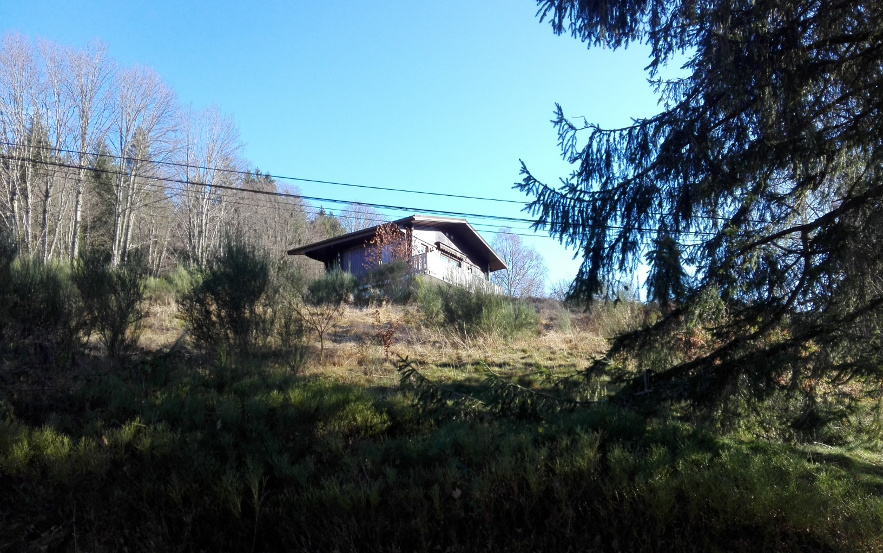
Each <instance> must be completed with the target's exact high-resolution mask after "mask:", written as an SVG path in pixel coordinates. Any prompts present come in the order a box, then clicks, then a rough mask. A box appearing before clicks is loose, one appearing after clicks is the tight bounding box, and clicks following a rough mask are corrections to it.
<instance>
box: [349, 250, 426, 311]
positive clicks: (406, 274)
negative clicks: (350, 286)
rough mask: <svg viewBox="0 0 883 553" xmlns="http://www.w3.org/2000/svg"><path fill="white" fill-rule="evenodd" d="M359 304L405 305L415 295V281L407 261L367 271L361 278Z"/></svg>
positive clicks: (379, 266) (386, 264) (399, 261)
mask: <svg viewBox="0 0 883 553" xmlns="http://www.w3.org/2000/svg"><path fill="white" fill-rule="evenodd" d="M361 283H362V286H363V287H362V289H361V293H360V294H359V297H358V299H359V303H362V304H371V303H382V302H390V303H397V304H405V303H408V302H409V301H411V299H412V298H413V297H414V294H415V291H416V290H415V279H414V275H413V274H412V273H411V267H410V265H408V262H407V261H402V260H398V261H393V262H392V263H384V264H382V265H378V266H377V267H376V268H374V269H372V270H371V271H368V272H367V273H366V274H365V275H364V276H363V277H362V278H361Z"/></svg>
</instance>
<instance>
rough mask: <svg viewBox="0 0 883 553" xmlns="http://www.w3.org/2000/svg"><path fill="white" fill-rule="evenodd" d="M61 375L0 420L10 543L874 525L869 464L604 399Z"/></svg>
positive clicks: (735, 544) (608, 539) (717, 531)
mask: <svg viewBox="0 0 883 553" xmlns="http://www.w3.org/2000/svg"><path fill="white" fill-rule="evenodd" d="M456 385H457V386H458V387H459V388H458V389H460V390H463V391H467V392H469V393H475V394H479V393H481V392H482V390H483V389H484V388H483V386H482V384H481V383H480V382H479V381H472V380H468V381H464V382H459V383H457V384H456ZM68 392H69V395H70V397H71V398H72V400H71V401H69V402H61V403H59V404H54V405H49V404H45V403H40V404H37V405H35V406H32V407H30V408H29V407H28V402H29V401H31V399H28V398H29V397H30V396H28V398H25V397H24V396H22V397H21V398H18V399H17V400H16V402H15V403H14V405H13V406H12V407H13V409H12V412H11V413H9V414H8V415H7V417H6V418H5V419H4V420H3V422H2V423H0V425H2V426H0V468H2V476H0V493H2V495H3V497H8V498H11V501H7V502H5V504H4V505H3V506H2V507H0V535H3V536H7V537H8V538H7V541H9V540H11V541H9V543H8V544H7V543H6V542H4V543H2V544H0V546H5V547H6V548H7V549H9V550H17V551H38V550H39V551H43V550H47V551H66V550H76V549H82V550H91V551H118V550H122V549H123V548H126V549H128V550H129V551H156V550H194V551H197V550H212V551H279V550H286V551H287V550H305V551H314V550H334V549H338V550H340V551H345V550H363V551H393V550H409V551H410V550H414V551H436V550H449V551H474V550H503V549H505V550H510V551H534V550H538V549H539V550H553V549H554V550H559V549H560V550H566V549H567V548H568V547H572V546H573V544H582V545H581V546H580V547H581V548H584V549H595V550H617V549H620V550H630V549H631V550H656V551H683V550H709V549H723V550H757V549H764V550H770V551H803V550H842V551H847V550H848V551H854V550H862V549H865V550H873V549H874V547H875V546H874V544H879V537H880V536H879V528H880V527H881V522H883V501H881V498H880V497H879V496H876V495H875V496H871V497H868V493H869V488H867V487H865V486H864V485H862V484H856V482H855V478H854V477H855V476H856V475H858V476H859V479H861V478H862V476H863V475H864V474H865V471H866V472H867V474H868V476H870V475H873V476H874V477H875V478H879V477H880V475H879V473H878V472H874V470H876V468H875V467H872V466H863V465H862V464H858V465H856V464H852V465H850V464H849V463H857V462H856V461H855V460H851V458H848V457H846V456H845V455H833V454H832V455H831V456H830V458H825V459H824V462H823V463H820V462H819V459H820V457H819V456H818V455H815V457H814V459H813V462H809V461H808V460H807V459H806V456H805V455H804V454H801V453H800V452H798V451H792V450H790V449H788V448H784V447H778V448H767V449H763V448H761V449H752V448H749V447H745V446H741V445H739V444H735V443H730V442H727V441H726V440H722V439H720V438H718V437H717V436H714V435H711V434H708V433H705V432H702V431H700V430H697V429H695V428H692V427H689V426H687V425H684V424H679V423H674V422H667V421H660V420H647V419H644V418H642V417H640V416H638V415H636V414H634V413H629V412H626V411H621V410H617V409H614V408H612V407H609V406H599V407H596V408H591V409H588V408H587V409H581V410H575V411H573V412H567V413H561V414H559V415H558V416H556V417H554V418H550V419H547V420H545V421H537V420H526V421H518V420H514V419H509V418H502V419H501V418H495V417H493V416H490V415H487V416H482V417H475V418H459V419H458V418H451V417H444V418H438V417H434V416H433V415H432V414H431V413H428V412H425V411H421V410H418V409H415V408H414V405H413V404H412V399H411V398H410V397H409V396H407V395H404V394H402V393H399V392H397V391H396V390H395V389H394V388H393V387H383V386H380V387H374V388H364V387H360V386H355V385H352V384H347V383H344V382H340V381H337V380H334V379H331V378H326V377H321V376H312V377H309V378H305V377H302V376H299V375H298V374H296V373H295V372H292V371H290V370H287V369H286V368H284V367H282V366H280V365H278V364H277V365H274V364H273V363H267V362H248V363H240V364H237V365H229V366H222V365H208V364H205V363H203V362H198V360H197V359H195V358H188V357H186V356H177V357H165V358H159V357H157V358H148V359H144V360H142V362H139V363H137V364H134V365H132V366H130V367H126V368H124V369H120V370H118V371H113V372H96V373H94V374H92V375H90V376H89V377H88V378H83V379H81V380H77V381H76V382H75V383H74V388H73V389H71V390H69V391H68ZM28 409H31V411H33V412H34V413H33V416H29V417H27V418H22V417H19V416H18V415H17V413H19V412H31V411H28ZM37 415H39V416H37ZM831 465H837V466H838V467H839V469H838V470H837V471H831V470H828V467H829V466H831ZM840 469H842V470H840ZM872 469H873V470H872ZM874 489H876V488H874Z"/></svg>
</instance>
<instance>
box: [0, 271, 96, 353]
mask: <svg viewBox="0 0 883 553" xmlns="http://www.w3.org/2000/svg"><path fill="white" fill-rule="evenodd" d="M3 270H5V271H8V280H7V281H6V283H5V285H4V286H3V287H4V288H5V289H6V292H5V296H6V297H5V298H3V300H4V301H3V311H4V312H5V313H4V314H3V315H2V316H3V318H4V319H5V324H4V327H5V328H4V329H3V330H4V336H3V338H4V339H5V341H6V342H8V344H9V345H10V346H11V347H13V348H14V349H16V350H17V351H18V352H19V353H21V354H25V355H28V356H31V357H32V358H33V359H35V360H37V361H39V362H53V363H58V364H61V365H64V364H66V363H67V362H69V361H70V360H71V359H72V358H73V356H74V354H75V353H76V350H77V349H79V347H80V345H81V342H80V330H81V328H80V324H79V321H78V311H79V298H78V296H77V293H76V290H75V289H74V287H73V286H72V285H71V281H70V275H69V273H68V272H67V271H66V269H65V267H63V266H60V265H55V264H44V263H41V262H39V261H35V260H33V259H30V258H19V259H17V260H16V261H14V262H12V263H6V269H3Z"/></svg>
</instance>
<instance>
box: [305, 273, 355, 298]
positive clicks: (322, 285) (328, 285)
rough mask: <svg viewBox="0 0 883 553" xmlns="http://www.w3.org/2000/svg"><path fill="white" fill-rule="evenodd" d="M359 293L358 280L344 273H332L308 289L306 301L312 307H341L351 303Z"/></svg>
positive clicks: (317, 280)
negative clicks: (343, 304) (326, 305)
mask: <svg viewBox="0 0 883 553" xmlns="http://www.w3.org/2000/svg"><path fill="white" fill-rule="evenodd" d="M358 291H359V282H358V281H357V280H356V278H355V277H354V276H353V275H352V274H350V273H347V272H344V271H332V272H330V273H326V274H325V275H323V276H322V277H320V278H318V279H316V280H314V281H313V282H311V283H310V285H309V287H307V293H306V296H305V300H306V301H307V303H310V304H312V305H323V304H329V305H340V304H341V303H345V302H349V301H351V299H352V298H353V296H355V294H356V293H357V292H358Z"/></svg>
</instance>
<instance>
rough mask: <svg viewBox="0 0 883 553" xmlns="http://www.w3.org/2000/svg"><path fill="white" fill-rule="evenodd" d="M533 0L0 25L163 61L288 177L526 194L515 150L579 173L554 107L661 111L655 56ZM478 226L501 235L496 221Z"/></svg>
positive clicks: (181, 96) (112, 15)
mask: <svg viewBox="0 0 883 553" xmlns="http://www.w3.org/2000/svg"><path fill="white" fill-rule="evenodd" d="M536 11H537V7H536V4H535V3H534V2H533V1H531V0H517V1H512V0H481V1H478V2H475V1H465V0H452V1H449V2H429V1H419V0H418V1H416V2H415V1H413V0H412V1H405V0H389V1H382V0H379V1H367V0H365V1H362V0H351V1H349V2H342V1H339V0H325V1H321V2H307V1H288V2H286V1H275V2H269V1H267V2H263V1H255V2H232V1H228V0H219V1H212V2H207V1H205V2H202V1H201V2H172V1H166V0H151V1H148V2H119V1H118V0H117V1H115V2H109V1H106V0H89V1H85V0H28V1H14V0H2V1H0V30H2V32H4V33H5V32H8V31H18V32H21V33H23V34H25V35H28V36H31V37H43V38H46V39H49V40H52V41H54V42H58V43H60V44H64V45H68V46H74V47H78V48H79V47H82V46H84V45H85V43H86V41H88V40H89V39H93V38H98V39H100V40H102V41H103V42H105V43H106V44H107V47H108V51H109V53H110V55H111V57H113V58H114V59H116V60H117V61H118V62H119V63H121V64H123V65H132V64H141V65H145V66H148V67H151V68H153V69H155V70H156V71H157V72H158V73H159V74H160V75H162V77H163V78H164V79H165V80H166V82H167V83H168V84H169V85H170V86H171V87H172V88H174V89H175V91H176V92H177V94H178V100H179V102H181V103H182V104H192V105H193V106H194V107H195V108H204V107H208V106H209V105H212V104H214V105H217V106H218V107H219V108H220V110H221V111H222V112H224V113H227V114H229V115H231V116H233V118H234V119H235V120H236V122H237V123H238V126H239V129H240V133H241V136H242V139H243V141H244V142H245V149H244V151H243V154H244V156H245V157H246V159H248V160H249V161H250V163H251V164H252V165H253V166H257V167H259V168H260V169H261V170H262V171H266V172H269V173H271V174H274V175H284V176H292V177H302V178H307V179H317V180H327V181H336V182H346V183H355V184H363V185H370V186H383V187H391V188H402V189H410V190H421V191H435V192H445V193H451V194H461V195H472V196H484V197H494V198H503V199H510V200H519V201H523V200H525V197H524V196H523V195H521V194H520V193H519V192H517V191H515V190H513V189H512V185H513V184H514V183H515V182H516V181H519V180H520V177H519V174H518V171H519V167H520V165H519V159H523V160H524V161H525V162H526V163H527V165H528V167H529V168H530V169H531V171H532V172H533V173H534V174H535V175H536V176H537V177H538V178H540V179H541V180H544V181H545V182H547V183H553V184H554V183H557V179H558V177H560V176H564V175H565V174H567V173H568V172H569V170H570V169H569V167H568V166H567V165H566V164H565V163H564V162H563V161H562V160H561V157H560V154H559V151H558V148H557V135H556V133H555V130H554V129H553V127H552V125H551V124H550V123H549V120H550V119H551V117H552V113H553V109H554V107H555V102H558V103H560V104H562V106H563V108H564V110H565V113H566V114H569V115H573V116H584V117H586V119H588V120H589V121H590V122H596V123H599V124H601V125H605V126H622V125H625V124H628V123H630V121H631V118H632V117H645V116H648V115H652V114H653V113H655V112H656V111H657V109H658V108H657V104H656V97H655V96H654V94H653V93H652V90H651V88H650V86H649V85H648V83H647V81H646V77H647V75H646V73H645V72H644V69H643V68H644V67H645V66H646V65H647V62H648V58H647V54H648V51H647V49H645V48H641V47H634V46H633V47H630V48H629V49H628V50H622V51H616V52H611V51H610V50H604V49H601V48H593V49H591V50H588V49H587V48H586V46H585V45H584V44H582V43H580V42H578V41H576V40H574V39H573V38H571V37H570V36H560V37H559V36H555V35H554V34H553V33H552V31H551V28H550V27H549V25H548V23H547V22H544V23H542V24H541V23H539V21H538V19H537V17H536ZM295 184H297V186H298V187H299V188H300V191H301V192H302V193H303V194H304V195H308V196H317V197H326V198H335V199H343V200H349V201H361V202H371V203H380V204H386V205H400V206H407V207H413V208H416V209H414V210H413V212H418V213H419V212H420V210H421V209H442V210H449V211H456V212H465V213H475V214H482V215H501V216H507V217H528V215H527V214H526V213H521V212H520V206H519V205H517V204H506V203H492V202H483V201H467V200H455V199H443V198H437V197H432V196H423V195H417V194H403V193H392V192H377V191H368V190H362V189H354V188H345V187H340V186H332V185H320V184H308V183H303V182H299V183H295ZM325 207H326V208H331V209H333V210H336V209H337V208H338V206H336V205H327V206H325ZM410 213H411V212H389V215H390V216H391V217H393V218H398V217H404V216H407V215H409V214H410ZM469 219H470V222H471V223H473V225H474V226H475V227H476V228H477V230H479V232H481V233H482V234H483V236H484V237H485V239H486V240H487V241H488V242H491V241H492V240H493V238H494V234H493V231H495V230H497V229H498V228H499V226H500V223H499V222H495V221H491V220H483V219H479V218H469ZM510 226H512V227H513V228H516V229H517V230H516V232H519V233H521V234H532V233H531V231H530V230H528V229H527V228H526V227H527V226H528V225H527V224H513V225H510ZM524 240H525V241H526V242H527V243H528V244H531V245H533V246H534V247H536V248H537V249H539V250H540V252H541V253H543V255H544V256H545V258H546V262H547V265H548V266H549V270H550V282H557V281H559V280H562V279H565V278H568V279H569V278H572V277H573V276H574V275H575V274H576V270H577V268H578V266H579V259H577V260H573V259H572V258H573V255H574V252H573V251H568V250H566V249H565V248H564V247H562V246H561V245H559V244H558V243H557V242H555V241H553V240H551V239H550V238H548V236H547V235H543V234H542V233H539V234H537V235H536V236H531V237H524Z"/></svg>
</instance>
